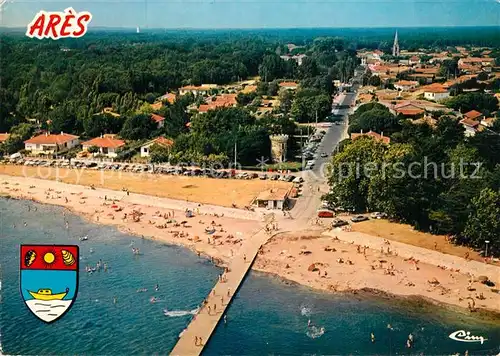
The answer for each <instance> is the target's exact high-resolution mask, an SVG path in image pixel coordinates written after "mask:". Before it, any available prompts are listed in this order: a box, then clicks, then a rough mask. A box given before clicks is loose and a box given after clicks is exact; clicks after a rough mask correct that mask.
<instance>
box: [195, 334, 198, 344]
mask: <svg viewBox="0 0 500 356" xmlns="http://www.w3.org/2000/svg"><path fill="white" fill-rule="evenodd" d="M194 346H198V336H195V337H194Z"/></svg>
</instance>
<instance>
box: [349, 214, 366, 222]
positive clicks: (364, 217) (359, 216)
mask: <svg viewBox="0 0 500 356" xmlns="http://www.w3.org/2000/svg"><path fill="white" fill-rule="evenodd" d="M366 220H369V218H368V217H367V216H364V215H358V216H355V217H353V218H352V219H351V221H352V222H361V221H366Z"/></svg>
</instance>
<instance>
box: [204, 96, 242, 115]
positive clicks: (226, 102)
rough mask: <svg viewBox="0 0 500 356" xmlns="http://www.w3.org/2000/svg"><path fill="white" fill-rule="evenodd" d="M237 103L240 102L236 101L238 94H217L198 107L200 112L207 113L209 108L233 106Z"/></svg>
mask: <svg viewBox="0 0 500 356" xmlns="http://www.w3.org/2000/svg"><path fill="white" fill-rule="evenodd" d="M237 104H238V102H237V101H236V94H222V95H217V96H216V97H215V98H212V100H211V101H208V103H207V104H201V105H200V106H199V107H198V112H201V113H205V112H207V111H208V110H214V109H217V108H223V107H232V106H236V105H237Z"/></svg>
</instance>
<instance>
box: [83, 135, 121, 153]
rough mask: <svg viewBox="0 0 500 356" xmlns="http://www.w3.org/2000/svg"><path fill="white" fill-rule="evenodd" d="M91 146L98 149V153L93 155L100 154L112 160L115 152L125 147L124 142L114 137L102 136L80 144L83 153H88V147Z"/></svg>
mask: <svg viewBox="0 0 500 356" xmlns="http://www.w3.org/2000/svg"><path fill="white" fill-rule="evenodd" d="M92 146H95V147H97V148H99V151H98V152H96V153H95V155H97V154H101V155H105V156H108V157H109V158H114V157H116V150H117V149H118V148H120V147H122V146H125V141H123V140H119V139H117V138H115V135H103V136H101V137H96V138H93V139H92V140H89V141H85V142H83V143H82V148H83V150H84V151H88V149H89V147H92Z"/></svg>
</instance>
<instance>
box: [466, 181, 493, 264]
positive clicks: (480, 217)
mask: <svg viewBox="0 0 500 356" xmlns="http://www.w3.org/2000/svg"><path fill="white" fill-rule="evenodd" d="M471 210H472V211H471V213H470V215H469V217H468V219H467V225H466V227H465V230H464V233H463V235H464V238H465V241H466V242H467V243H468V244H469V245H470V246H474V247H476V248H483V247H485V241H490V243H489V248H490V255H492V254H494V255H497V254H498V252H500V193H499V192H498V191H496V192H495V191H493V190H492V189H489V188H485V189H483V190H482V191H481V193H480V194H479V195H478V196H477V197H475V198H474V199H472V209H471Z"/></svg>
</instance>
